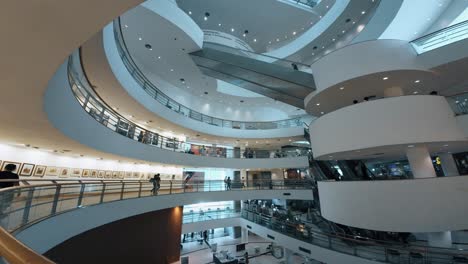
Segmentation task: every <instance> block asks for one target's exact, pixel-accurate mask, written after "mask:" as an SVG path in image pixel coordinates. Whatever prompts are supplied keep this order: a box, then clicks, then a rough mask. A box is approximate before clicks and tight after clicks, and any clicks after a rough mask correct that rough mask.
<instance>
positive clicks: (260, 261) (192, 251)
mask: <svg viewBox="0 0 468 264" xmlns="http://www.w3.org/2000/svg"><path fill="white" fill-rule="evenodd" d="M209 242H210V243H211V244H213V243H217V244H218V252H219V251H220V250H227V251H229V252H232V253H234V255H235V256H237V257H242V256H243V255H244V253H245V251H240V252H236V246H235V245H236V244H239V243H241V239H234V238H232V237H230V236H227V237H220V238H214V239H210V241H209ZM270 243H271V242H269V241H267V240H265V239H263V238H261V237H259V236H256V235H254V234H250V235H249V243H248V244H247V245H246V250H247V252H248V253H249V256H253V255H256V254H255V248H257V247H258V248H259V249H260V254H262V253H265V252H266V248H267V246H268V245H270ZM183 245H184V248H183V250H182V251H181V256H188V257H189V263H190V264H206V263H213V255H212V252H211V249H210V248H208V246H207V245H206V244H203V245H200V244H199V243H198V242H189V243H184V244H183ZM176 263H180V261H179V262H176ZM249 263H250V264H276V263H282V262H281V260H280V259H277V258H275V257H273V255H272V254H265V255H261V256H258V257H254V258H250V259H249ZM292 263H298V264H300V263H304V259H303V258H302V257H301V256H293V258H292V262H291V264H292Z"/></svg>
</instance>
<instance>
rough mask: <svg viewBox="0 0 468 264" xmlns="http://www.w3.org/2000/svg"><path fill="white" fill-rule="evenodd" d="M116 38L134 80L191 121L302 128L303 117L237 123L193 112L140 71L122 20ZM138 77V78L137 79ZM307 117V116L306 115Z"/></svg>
mask: <svg viewBox="0 0 468 264" xmlns="http://www.w3.org/2000/svg"><path fill="white" fill-rule="evenodd" d="M114 38H115V42H116V44H117V49H118V52H119V55H120V57H121V59H122V62H123V64H124V65H125V67H126V68H127V70H128V72H129V73H130V74H131V75H132V77H133V78H134V80H135V81H136V82H137V83H138V84H139V85H140V86H141V87H142V89H143V90H145V91H146V92H147V93H148V94H149V95H150V96H151V97H152V98H153V99H155V100H156V101H157V102H159V103H161V104H163V105H164V106H166V107H168V108H169V109H171V110H174V111H175V112H177V113H179V114H182V115H184V116H187V117H189V118H191V119H194V120H197V121H201V122H204V123H207V124H210V125H214V126H221V127H228V128H234V129H246V130H264V129H277V128H288V127H298V126H302V123H301V117H297V118H290V119H284V120H278V121H259V122H245V121H236V120H229V119H222V118H216V117H212V116H208V115H205V114H202V113H200V112H197V111H195V110H192V109H190V108H188V107H186V106H184V105H182V104H180V103H178V102H176V101H174V100H173V99H171V98H170V97H169V96H167V95H166V94H165V93H163V92H162V91H161V90H160V89H158V88H157V87H156V85H154V84H153V83H152V82H151V81H150V80H148V78H147V77H146V75H145V74H144V73H143V72H142V71H141V70H140V68H139V67H138V66H137V64H136V63H135V62H134V61H133V58H132V56H131V55H130V52H129V50H128V48H127V45H126V43H125V40H124V38H123V34H122V26H121V22H120V18H117V19H115V20H114ZM135 76H137V77H135ZM304 116H306V115H304Z"/></svg>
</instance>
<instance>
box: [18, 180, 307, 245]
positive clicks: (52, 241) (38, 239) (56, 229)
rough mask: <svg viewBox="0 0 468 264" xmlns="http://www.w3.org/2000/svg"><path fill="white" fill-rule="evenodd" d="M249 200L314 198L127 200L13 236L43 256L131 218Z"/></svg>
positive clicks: (210, 195) (303, 194) (251, 195)
mask: <svg viewBox="0 0 468 264" xmlns="http://www.w3.org/2000/svg"><path fill="white" fill-rule="evenodd" d="M248 199H295V200H313V196H312V191H311V190H310V189H308V190H246V191H236V190H233V191H217V192H199V193H181V194H173V195H161V196H150V197H144V198H135V199H127V200H120V201H115V202H108V203H103V204H100V205H95V206H90V207H82V208H80V209H77V210H72V211H70V212H67V213H62V214H59V215H56V216H54V217H51V218H48V219H46V220H43V221H40V222H38V223H36V224H34V225H31V226H30V227H28V228H25V229H23V230H21V231H20V232H18V233H17V234H15V236H16V238H17V239H19V240H20V241H21V242H23V243H25V244H26V245H28V246H29V247H30V248H32V249H33V250H34V251H36V252H38V253H40V254H43V253H45V252H47V251H48V250H49V249H51V248H53V247H54V246H56V245H58V244H60V243H62V242H63V241H65V240H67V239H69V238H71V237H74V236H76V235H78V234H81V233H83V232H85V231H87V230H90V229H93V228H95V227H98V226H102V225H105V224H107V223H110V222H114V221H117V220H120V219H124V218H127V217H131V216H134V215H139V214H143V213H147V212H151V211H156V210H161V209H166V208H172V207H176V206H181V205H187V204H194V203H200V202H215V201H216V202H217V201H238V200H248ZM90 216H92V217H90ZM44 238H47V239H44Z"/></svg>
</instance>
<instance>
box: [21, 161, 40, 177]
mask: <svg viewBox="0 0 468 264" xmlns="http://www.w3.org/2000/svg"><path fill="white" fill-rule="evenodd" d="M34 166H36V165H34V164H30V163H23V166H22V167H21V170H20V173H19V175H20V176H31V175H32V173H33V171H34Z"/></svg>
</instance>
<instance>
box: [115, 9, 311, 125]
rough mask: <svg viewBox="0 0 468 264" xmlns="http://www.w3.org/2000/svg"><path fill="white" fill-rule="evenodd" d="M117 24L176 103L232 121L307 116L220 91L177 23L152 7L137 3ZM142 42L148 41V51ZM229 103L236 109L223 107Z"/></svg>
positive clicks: (145, 70) (155, 80)
mask: <svg viewBox="0 0 468 264" xmlns="http://www.w3.org/2000/svg"><path fill="white" fill-rule="evenodd" d="M121 22H122V25H123V35H124V39H125V42H126V45H127V47H128V49H129V51H130V52H131V55H132V57H133V59H134V61H135V63H136V64H137V65H138V66H139V68H140V69H141V70H142V72H143V73H144V74H145V75H146V77H147V78H148V79H149V80H151V82H152V83H153V84H155V85H156V86H157V87H158V88H159V89H160V90H161V91H163V92H164V93H165V94H167V95H168V96H169V97H171V98H172V99H174V100H175V101H177V102H178V103H180V104H182V105H185V106H187V107H188V108H191V109H193V110H195V111H198V112H201V113H203V114H206V115H210V116H214V117H218V118H223V119H228V120H236V121H273V120H282V119H287V118H288V117H290V116H296V115H301V114H305V112H304V111H303V110H301V109H298V108H296V107H294V106H290V105H287V104H284V103H281V102H278V101H274V100H273V99H271V98H267V97H263V96H261V97H252V96H243V95H244V94H242V93H240V92H239V91H236V92H235V94H236V96H233V95H228V94H226V93H224V92H220V91H218V85H217V84H218V82H217V80H216V79H214V78H211V77H208V76H205V75H204V74H202V73H201V72H200V70H199V69H198V67H197V66H196V65H195V63H194V62H193V61H192V59H191V57H190V55H189V54H188V53H189V52H191V51H193V50H194V49H197V47H196V45H195V43H194V42H193V41H192V40H191V39H190V37H189V36H187V34H186V33H185V32H184V31H182V30H181V29H180V28H178V27H177V26H176V25H174V24H172V23H169V22H168V21H166V20H165V19H163V18H162V17H160V16H158V15H157V14H154V13H153V12H152V11H150V10H148V9H146V8H144V7H141V6H140V7H137V8H135V9H133V10H131V11H129V12H127V13H126V14H125V15H123V16H121ZM148 25H152V26H148ZM140 38H141V39H142V40H140ZM145 44H150V45H151V46H152V50H149V49H148V48H146V47H145ZM181 79H183V80H184V82H182V81H181ZM207 105H209V107H206V106H207ZM227 107H229V108H231V109H234V110H235V111H232V110H231V111H226V109H227ZM233 112H236V115H233Z"/></svg>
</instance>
